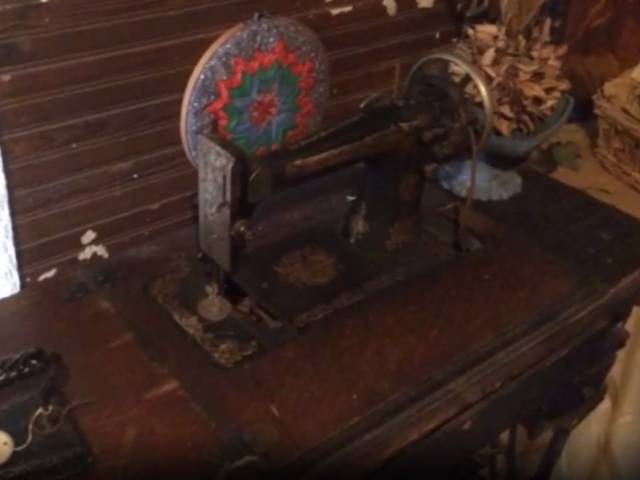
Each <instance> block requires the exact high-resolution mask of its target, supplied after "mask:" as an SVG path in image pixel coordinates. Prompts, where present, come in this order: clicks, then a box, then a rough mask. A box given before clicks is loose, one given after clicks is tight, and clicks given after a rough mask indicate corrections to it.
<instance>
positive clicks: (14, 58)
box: [0, 0, 455, 275]
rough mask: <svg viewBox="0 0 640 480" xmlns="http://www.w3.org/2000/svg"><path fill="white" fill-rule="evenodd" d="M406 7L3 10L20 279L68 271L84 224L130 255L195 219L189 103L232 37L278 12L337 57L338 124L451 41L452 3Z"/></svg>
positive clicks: (91, 5)
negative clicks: (194, 72)
mask: <svg viewBox="0 0 640 480" xmlns="http://www.w3.org/2000/svg"><path fill="white" fill-rule="evenodd" d="M396 3H397V7H398V8H397V13H396V14H395V15H389V13H388V11H387V8H386V7H385V5H383V2H382V1H381V0H334V1H332V2H331V3H328V2H326V1H325V0H298V1H296V2H291V1H290V0H145V1H141V2H131V1H130V0H94V1H86V0H49V1H48V2H41V1H30V0H9V1H5V2H3V4H2V5H0V58H2V63H0V145H1V146H2V149H3V152H4V156H5V168H6V171H7V177H8V182H9V186H10V194H11V199H12V207H13V212H14V221H15V230H16V237H17V240H18V252H19V257H20V262H21V266H22V269H23V272H24V273H25V274H28V275H31V274H34V273H37V272H39V271H42V270H44V269H47V268H50V267H51V266H61V265H62V264H66V265H68V266H69V268H72V267H73V265H74V262H73V259H74V258H75V257H76V255H77V253H78V251H79V250H80V249H81V248H80V247H81V245H80V243H79V238H80V236H81V235H82V233H84V231H86V229H88V228H93V229H94V230H96V231H97V232H98V234H99V238H100V240H101V241H105V242H106V243H107V245H108V246H110V247H111V248H120V247H122V246H124V245H128V244H131V242H134V243H135V242H137V241H142V240H143V239H144V238H146V237H148V236H151V235H155V234H157V232H160V231H164V230H166V229H170V228H172V226H175V225H182V224H184V223H185V222H190V221H193V214H194V211H193V205H192V204H193V195H194V192H195V188H196V184H195V178H196V175H195V172H194V171H193V170H192V169H191V167H190V165H189V164H188V162H186V159H185V158H184V154H183V153H182V150H181V147H180V144H179V134H178V112H179V106H180V100H181V96H182V91H183V89H184V86H185V84H186V81H187V79H188V76H189V74H190V72H191V69H192V67H193V65H194V64H195V62H196V61H197V59H198V58H199V56H200V55H201V54H202V52H203V51H204V50H205V49H206V48H207V46H208V45H209V44H210V43H211V42H212V41H213V40H214V39H215V38H216V37H217V36H218V35H219V34H220V33H221V32H222V31H224V30H225V29H226V28H228V27H229V26H231V25H233V24H234V23H236V22H237V21H240V20H243V19H245V18H247V17H248V16H250V14H251V12H253V11H265V10H268V11H270V12H272V13H282V14H286V15H288V16H293V17H295V18H297V19H299V20H301V21H302V22H304V23H306V24H307V25H309V26H310V27H311V28H312V29H314V30H315V31H316V32H317V33H318V35H319V36H320V38H321V39H322V41H323V43H324V44H325V45H326V47H327V50H328V51H329V55H330V61H331V68H332V78H333V83H332V89H331V90H332V95H333V97H332V100H331V103H330V106H329V109H328V111H327V114H326V122H333V121H336V120H339V119H342V118H344V117H345V116H347V115H349V114H350V113H352V112H353V111H354V110H355V109H356V108H357V106H358V105H359V103H360V102H361V101H362V100H363V99H364V98H366V97H367V96H369V95H370V94H372V93H373V92H376V91H379V90H388V89H397V88H398V87H399V85H398V80H399V78H400V76H399V73H400V72H401V71H406V68H407V65H409V64H411V63H412V62H414V61H415V60H416V59H417V58H418V57H419V56H420V55H422V54H424V53H425V52H426V51H428V50H430V49H432V48H434V47H437V46H439V45H441V44H443V43H446V42H449V41H451V40H452V39H453V37H454V35H455V25H453V22H452V20H451V17H450V13H449V10H448V7H447V2H446V0H437V1H436V3H435V5H434V6H433V7H432V8H426V9H420V8H418V6H417V4H418V2H416V1H415V0H397V2H396ZM344 6H351V7H352V8H351V10H350V11H349V12H346V13H340V14H338V15H334V14H333V13H332V12H331V10H330V9H332V8H339V7H344Z"/></svg>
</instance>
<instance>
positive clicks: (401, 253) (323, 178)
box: [156, 20, 492, 366]
mask: <svg viewBox="0 0 640 480" xmlns="http://www.w3.org/2000/svg"><path fill="white" fill-rule="evenodd" d="M256 21H260V20H256ZM451 63H453V64H455V65H456V66H458V67H461V68H462V69H463V70H465V71H466V72H467V73H468V74H469V75H470V77H471V80H473V81H475V82H476V84H477V85H478V87H479V88H480V90H481V91H482V92H484V94H485V102H484V103H485V105H484V106H485V112H484V117H483V116H482V115H476V114H475V113H474V110H472V109H470V108H468V107H469V105H467V104H466V103H465V99H464V97H463V95H462V93H461V92H462V89H461V88H460V87H459V86H458V85H456V83H455V82H453V81H451V80H450V76H449V67H450V64H451ZM198 75H199V77H198V78H201V77H202V75H201V74H200V73H199V74H198ZM225 81H226V80H225ZM258 93H260V92H258ZM190 104H191V101H190V96H189V93H188V94H187V95H186V96H185V105H186V106H187V109H188V108H189V107H190ZM491 107H492V105H491V99H490V95H489V94H488V87H487V85H486V84H485V83H484V82H483V80H482V78H481V76H480V75H479V74H478V73H477V72H476V71H475V69H474V68H473V67H472V66H470V65H468V64H467V63H466V62H465V61H464V60H461V59H460V58H458V57H456V56H455V55H451V54H448V53H437V54H432V55H430V56H427V57H425V58H424V59H422V60H421V61H420V62H418V64H417V65H416V67H415V68H414V69H413V71H412V72H411V74H410V75H409V77H408V79H407V82H406V89H405V91H404V92H403V93H402V94H401V95H397V96H385V95H382V94H381V95H377V96H374V97H372V98H371V99H370V101H368V102H365V104H363V106H362V108H361V110H360V112H358V113H357V114H356V115H355V116H354V117H353V118H351V119H350V120H348V121H346V122H344V123H342V124H340V125H337V126H333V127H330V128H328V129H324V130H320V131H317V132H315V133H313V134H311V135H308V136H307V137H306V138H303V139H300V140H298V141H296V142H294V143H293V144H290V145H287V146H286V147H284V148H274V149H273V150H274V151H272V152H266V151H264V149H262V150H261V151H259V152H258V153H257V154H256V153H255V152H247V149H246V148H245V149H242V148H238V145H235V144H234V143H233V142H232V141H229V138H228V137H229V136H228V135H227V136H226V137H225V136H224V135H217V134H216V132H215V131H214V132H212V131H207V132H199V133H198V134H197V135H192V136H190V137H188V142H186V144H185V147H186V151H187V153H188V154H189V155H190V158H191V160H192V162H193V163H194V164H195V165H196V166H197V168H198V179H199V180H198V181H199V196H198V200H199V202H198V208H199V240H200V247H201V250H202V253H203V255H202V258H201V259H200V261H199V262H198V264H196V265H191V266H189V267H187V268H185V269H184V272H185V275H184V276H183V277H182V278H181V279H180V287H179V288H178V289H174V294H172V295H166V294H160V295H159V297H162V298H164V300H165V301H164V302H163V301H162V300H161V303H163V304H164V306H165V307H167V308H169V309H170V310H173V313H174V317H175V318H176V319H177V320H178V321H179V323H181V325H182V326H183V328H185V329H187V330H189V329H191V331H190V333H191V334H192V335H195V336H198V337H199V338H200V343H201V344H202V345H203V346H205V348H207V347H206V346H207V345H209V347H210V346H211V345H212V343H213V344H216V345H218V346H220V345H226V347H225V348H226V350H225V348H222V351H223V352H222V353H221V349H220V348H213V351H211V348H209V350H210V352H211V353H212V355H213V357H214V359H216V360H217V361H218V363H220V364H222V365H224V366H232V365H235V364H236V363H237V361H239V360H240V359H241V358H243V357H245V356H249V355H251V354H253V353H255V352H256V351H257V350H259V349H260V348H272V347H273V346H275V345H277V344H278V343H280V342H282V341H284V340H287V339H289V338H291V337H292V336H295V335H296V333H297V330H298V329H299V328H300V327H303V326H305V325H308V324H310V323H312V322H314V321H317V320H319V319H321V318H324V317H326V316H329V315H331V314H332V313H333V312H334V311H336V310H338V309H342V308H346V307H349V306H351V305H353V304H355V303H357V302H359V301H363V300H366V298H367V297H369V296H371V295H374V294H375V293H376V292H379V291H380V290H382V289H385V288H388V287H390V286H392V285H394V284H396V283H398V282H401V281H403V280H406V279H408V278H410V277H413V276H418V275H421V274H423V273H425V272H428V271H429V270H430V269H432V268H433V267H434V266H436V265H438V264H440V263H442V262H445V261H448V260H450V259H452V258H454V257H455V255H456V254H457V252H458V251H459V247H460V245H459V244H458V242H459V237H458V233H459V229H458V225H457V223H456V219H455V218H454V217H453V216H452V215H451V214H450V213H451V212H441V213H439V214H437V213H435V212H432V211H430V210H431V209H430V208H429V198H428V196H425V195H423V190H424V184H425V181H426V176H425V167H428V166H429V165H433V164H437V163H438V162H442V161H444V160H446V159H448V158H451V157H452V156H455V155H456V154H462V153H464V152H469V150H470V148H469V145H470V135H469V132H470V129H471V128H472V125H473V122H476V123H478V122H479V123H482V118H491ZM475 126H476V127H477V125H475ZM480 130H481V133H479V134H478V135H477V137H476V138H477V139H478V141H479V143H483V142H484V141H486V138H487V137H488V134H489V133H490V128H489V127H488V126H487V125H486V124H485V125H484V129H482V128H481V129H480ZM185 131H189V130H188V129H185ZM471 142H472V143H473V135H472V136H471ZM245 145H246V144H245ZM243 150H244V151H243ZM467 243H468V244H467V247H471V248H479V247H480V246H481V242H480V241H479V240H478V239H473V238H471V237H469V238H467ZM164 287H166V285H165V286H164ZM164 287H162V288H161V289H160V290H162V291H164V292H165V293H166V288H165V289H164V290H163V288H164ZM156 290H157V289H156ZM167 298H170V300H169V301H167ZM177 310H180V311H181V312H183V313H182V314H180V315H176V311H177ZM185 311H186V312H190V314H191V315H192V316H191V317H189V318H190V320H189V321H188V322H186V321H182V322H180V318H182V319H184V318H185V315H184V312H185ZM189 322H190V323H189ZM196 324H197V325H196ZM193 325H196V327H195V330H194V327H193ZM207 335H213V338H215V341H213V340H211V339H208V340H207V339H206V338H205V337H206V336H207ZM225 339H226V340H225ZM225 341H227V343H226V344H225V343H224V342H225ZM220 342H222V343H220ZM229 342H231V343H229ZM240 344H242V345H243V347H242V348H240V347H239V345H240ZM230 345H233V347H230ZM227 347H228V348H227ZM230 349H231V350H233V352H232V354H230V355H227V354H228V353H229V350H230Z"/></svg>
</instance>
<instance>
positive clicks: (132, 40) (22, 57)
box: [0, 0, 444, 71]
mask: <svg viewBox="0 0 640 480" xmlns="http://www.w3.org/2000/svg"><path fill="white" fill-rule="evenodd" d="M314 3H315V5H314V6H315V7H316V9H315V10H312V11H309V10H308V9H309V7H311V6H312V5H306V6H299V7H298V8H296V10H295V12H296V14H295V16H296V17H298V18H300V19H301V20H302V21H304V22H305V23H308V24H309V26H310V27H311V28H313V29H314V30H315V31H316V32H318V33H319V34H320V35H322V32H324V31H325V30H327V29H328V28H331V29H333V28H336V27H340V26H344V25H350V26H353V25H355V24H356V22H357V21H359V20H361V19H372V18H375V17H378V18H383V17H384V16H386V15H385V12H384V9H383V7H382V6H381V4H380V2H379V1H377V0H360V1H356V2H354V3H353V4H352V5H351V6H352V8H353V10H352V12H350V13H352V14H351V15H342V16H340V15H338V16H335V17H334V16H333V15H330V14H329V13H328V12H327V10H328V8H329V6H327V5H326V4H324V5H323V4H320V3H318V2H314ZM238 7H239V5H238V4H237V3H231V4H221V5H215V4H214V5H212V4H205V5H199V6H194V7H191V8H185V9H181V10H176V11H170V12H163V13H162V14H158V15H155V16H144V17H138V18H135V17H134V18H131V17H129V18H124V19H122V20H121V21H119V22H117V23H113V22H109V23H100V24H96V25H91V24H88V25H87V24H86V23H84V24H82V25H78V26H76V27H75V28H70V29H66V30H62V31H52V32H48V33H45V34H35V35H25V36H19V37H18V36H13V37H10V38H7V39H6V40H4V41H3V40H0V55H1V56H2V57H3V58H4V60H5V61H4V62H3V64H2V67H1V68H2V69H3V70H4V71H8V70H11V69H13V68H15V67H17V66H20V65H24V64H31V63H38V62H47V63H50V62H54V61H58V60H61V59H64V58H73V57H79V56H81V55H87V54H89V53H91V54H96V53H99V52H101V51H104V50H106V49H108V50H113V49H121V48H129V47H132V46H135V45H143V44H148V43H153V42H154V41H158V40H159V39H166V38H176V39H178V38H180V37H182V36H184V35H185V34H189V35H193V34H195V33H209V34H212V33H213V32H216V33H215V34H216V35H217V34H218V32H220V30H221V29H222V28H228V27H229V26H230V25H232V24H235V23H238V22H241V21H243V20H245V19H246V18H247V17H248V15H247V12H254V11H261V10H268V11H270V12H271V13H272V14H283V13H289V15H291V13H292V12H291V3H290V1H289V0H271V1H269V2H266V4H265V1H264V0H245V1H244V2H242V5H241V8H238ZM441 11H444V8H443V7H439V8H434V12H441ZM415 12H416V13H418V14H420V13H421V12H420V11H415ZM322 13H327V14H326V15H322ZM422 16H424V15H422ZM432 16H433V15H432ZM383 19H384V18H383Z"/></svg>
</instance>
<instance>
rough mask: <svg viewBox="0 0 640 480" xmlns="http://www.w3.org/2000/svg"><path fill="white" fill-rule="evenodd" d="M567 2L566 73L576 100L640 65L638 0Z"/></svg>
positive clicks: (583, 0) (639, 8) (639, 7)
mask: <svg viewBox="0 0 640 480" xmlns="http://www.w3.org/2000/svg"><path fill="white" fill-rule="evenodd" d="M558 1H562V2H568V3H569V7H568V8H567V20H566V27H565V37H566V38H565V41H566V42H567V43H568V44H569V55H568V58H567V62H568V70H569V74H570V76H571V80H572V82H573V84H574V89H575V93H576V95H577V96H578V98H579V99H580V100H585V99H589V98H590V97H591V96H592V95H593V94H594V93H595V92H596V91H597V90H598V88H600V87H601V86H602V84H603V83H604V82H606V81H607V80H609V79H611V78H614V77H616V76H618V75H619V74H621V73H622V72H624V71H625V70H627V69H629V68H631V67H633V66H635V65H637V64H638V63H640V0H558Z"/></svg>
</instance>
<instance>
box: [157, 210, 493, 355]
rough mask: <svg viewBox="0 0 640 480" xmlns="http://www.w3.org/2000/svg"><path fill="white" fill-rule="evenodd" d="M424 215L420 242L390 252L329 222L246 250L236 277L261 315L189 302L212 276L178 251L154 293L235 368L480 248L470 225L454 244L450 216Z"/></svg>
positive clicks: (201, 341)
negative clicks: (462, 245) (212, 313)
mask: <svg viewBox="0 0 640 480" xmlns="http://www.w3.org/2000/svg"><path fill="white" fill-rule="evenodd" d="M427 218H428V220H427V221H425V223H424V225H423V232H422V235H421V237H420V240H419V241H418V242H417V243H416V244H415V245H413V246H411V247H409V248H405V249H401V250H399V251H396V252H392V253H387V254H379V253H378V254H375V253H367V252H361V251H358V250H357V249H353V248H351V247H350V246H349V244H348V243H347V242H345V241H344V239H343V238H342V237H341V234H340V231H339V229H337V228H333V227H332V224H324V225H317V226H316V227H315V228H312V229H306V230H305V231H303V232H300V233H299V234H298V235H294V236H291V237H289V238H286V239H285V240H284V241H279V242H274V243H270V244H266V245H263V246H261V247H258V248H256V249H254V250H252V251H251V252H250V253H247V254H246V255H245V256H243V257H242V259H241V261H240V263H239V268H238V271H237V274H236V275H234V276H233V280H234V282H236V283H237V285H239V286H240V287H241V288H242V290H243V291H244V292H245V293H246V295H247V296H248V298H249V299H250V303H251V304H252V305H256V306H257V307H259V309H260V311H261V312H264V314H263V315H262V316H256V315H254V314H250V313H249V312H247V311H241V310H239V309H233V310H232V311H231V312H230V314H229V315H226V316H225V317H224V318H222V319H219V320H218V321H211V320H207V319H205V318H203V317H202V316H200V315H198V314H197V313H196V311H195V309H194V308H190V307H188V306H187V305H188V304H189V302H188V301H186V299H185V297H186V296H188V295H187V294H185V287H186V288H188V289H190V290H193V289H197V290H199V291H203V290H204V287H205V285H206V284H207V282H208V281H210V280H209V279H208V278H207V277H206V275H205V274H204V269H203V268H201V265H200V262H201V260H200V259H197V258H191V259H186V258H181V259H180V260H179V261H178V262H177V263H176V264H175V265H173V266H172V268H171V273H169V274H167V275H165V276H162V277H160V278H158V279H156V280H155V281H154V282H152V283H151V285H150V287H149V294H150V295H151V297H152V298H153V299H155V300H156V301H157V302H158V303H159V304H160V305H161V306H162V307H163V308H164V309H165V310H167V311H168V312H169V313H170V314H171V315H172V317H173V319H174V320H175V321H176V322H177V323H178V325H179V326H180V327H181V328H182V329H183V330H184V331H185V332H186V333H187V334H188V335H189V336H190V337H192V339H194V340H195V342H196V343H197V344H198V345H199V346H200V347H201V348H203V349H204V350H205V351H207V352H208V353H209V355H210V356H211V357H212V358H213V360H214V361H215V362H216V363H217V364H219V365H220V366H223V367H233V366H236V365H237V364H239V363H240V362H241V361H242V360H243V359H245V358H247V357H250V356H252V355H254V354H257V353H259V352H260V351H268V350H272V349H274V348H277V347H278V346H279V345H281V344H282V343H284V342H286V341H289V340H291V339H292V338H294V337H295V336H296V335H297V334H298V331H299V330H300V329H302V328H304V327H306V326H308V325H309V324H311V323H314V322H316V321H320V320H321V319H325V318H326V317H330V316H331V314H332V313H334V312H336V311H337V310H340V309H343V308H346V307H348V306H350V305H353V304H356V303H357V302H361V301H366V300H367V298H368V297H370V296H372V295H375V294H376V293H378V292H380V291H382V290H384V289H387V288H389V287H391V286H393V285H395V284H399V283H401V282H404V281H409V280H410V279H412V278H415V277H420V276H424V275H428V273H429V272H431V271H433V270H434V269H436V268H438V267H439V266H441V265H445V264H447V263H449V262H452V261H454V260H455V259H456V258H459V257H461V256H465V255H473V252H474V251H479V250H482V248H483V246H482V243H481V241H480V239H479V238H478V237H476V236H473V235H472V234H471V233H470V232H467V237H466V238H467V245H468V246H469V247H470V251H467V252H464V253H463V252H460V251H459V250H458V249H457V248H456V240H457V237H456V225H455V222H454V221H453V220H452V218H451V217H450V216H447V215H445V214H432V215H429V216H428V217H427ZM188 294H191V295H192V294H193V293H192V292H188ZM222 301H225V302H226V300H225V299H223V300H222ZM327 320H328V321H330V319H327Z"/></svg>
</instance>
